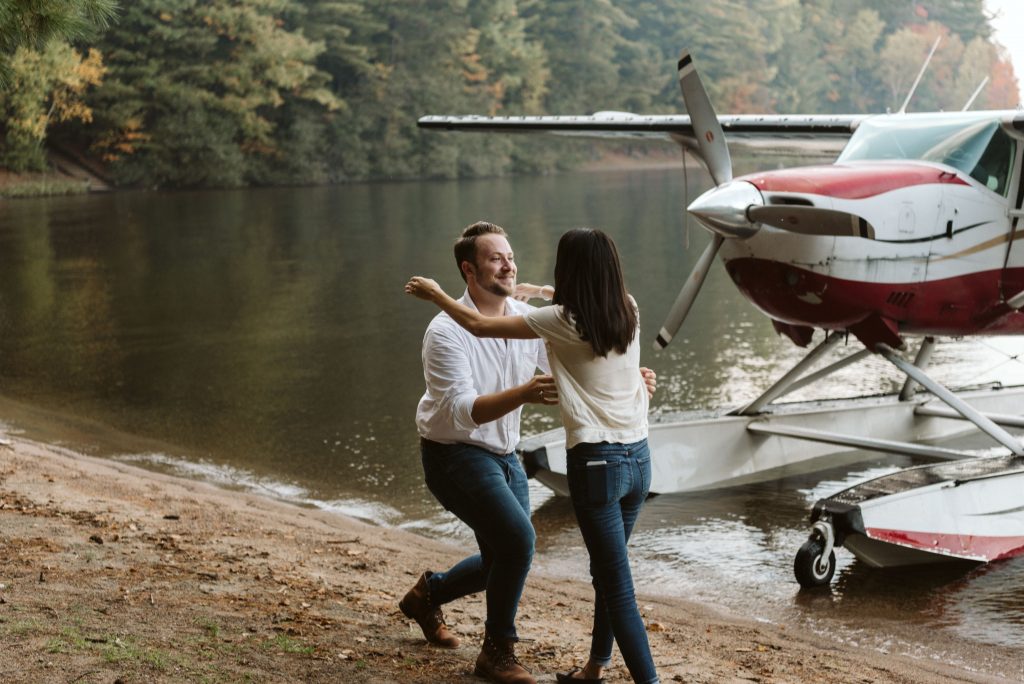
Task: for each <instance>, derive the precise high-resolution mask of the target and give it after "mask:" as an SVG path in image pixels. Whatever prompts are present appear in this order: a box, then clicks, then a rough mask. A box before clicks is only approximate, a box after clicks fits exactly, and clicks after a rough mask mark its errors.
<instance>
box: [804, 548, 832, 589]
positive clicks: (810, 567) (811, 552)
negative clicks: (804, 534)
mask: <svg viewBox="0 0 1024 684" xmlns="http://www.w3.org/2000/svg"><path fill="white" fill-rule="evenodd" d="M824 550H825V542H823V541H822V540H821V539H819V538H818V537H812V538H810V539H808V540H807V541H805V542H804V545H803V546H801V547H800V550H799V551H797V552H796V558H795V559H794V560H793V574H794V575H796V581H797V582H799V583H800V586H801V587H803V588H804V589H811V588H812V587H820V586H824V585H826V584H828V583H829V582H831V581H832V575H834V574H835V573H836V554H835V551H829V552H828V565H827V566H826V567H824V568H821V567H818V565H819V563H820V562H821V554H822V552H823V551H824Z"/></svg>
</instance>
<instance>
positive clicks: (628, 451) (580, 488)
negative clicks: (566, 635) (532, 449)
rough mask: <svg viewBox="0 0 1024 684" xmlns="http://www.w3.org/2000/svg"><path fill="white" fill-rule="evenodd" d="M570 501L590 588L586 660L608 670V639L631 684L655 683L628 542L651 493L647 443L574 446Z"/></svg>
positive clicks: (570, 459)
mask: <svg viewBox="0 0 1024 684" xmlns="http://www.w3.org/2000/svg"><path fill="white" fill-rule="evenodd" d="M567 461H568V466H567V471H568V478H569V495H570V496H571V497H572V506H573V510H575V512H576V521H577V522H578V523H579V526H580V532H582V533H583V541H584V543H585V544H586V545H587V551H589V552H590V575H591V577H592V578H593V582H594V630H593V636H592V639H591V643H590V659H591V660H592V661H593V662H594V663H595V664H599V665H608V664H609V663H610V662H611V659H612V639H613V637H614V640H615V642H617V643H618V645H619V652H620V653H622V659H623V660H624V661H625V662H626V667H627V668H629V674H630V675H631V676H632V677H633V681H634V682H641V683H642V684H651V683H652V682H657V681H658V674H657V672H656V671H655V669H654V660H653V658H651V649H650V645H649V644H648V642H647V631H646V629H645V628H644V622H643V618H641V617H640V610H639V609H638V608H637V605H636V594H635V592H634V590H633V575H632V573H631V572H630V569H629V556H628V553H627V551H626V542H628V541H629V535H630V534H631V533H632V532H633V525H634V523H636V518H637V515H638V514H639V513H640V507H641V506H642V505H643V503H644V499H646V498H647V492H648V491H649V490H650V487H651V452H650V450H649V449H648V448H647V440H646V439H645V440H641V441H639V442H635V443H633V444H609V443H607V442H601V443H600V444H586V443H584V444H577V445H576V446H574V447H572V448H571V449H569V450H568V459H567Z"/></svg>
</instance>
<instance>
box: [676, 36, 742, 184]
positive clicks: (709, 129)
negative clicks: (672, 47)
mask: <svg viewBox="0 0 1024 684" xmlns="http://www.w3.org/2000/svg"><path fill="white" fill-rule="evenodd" d="M679 89H680V90H682V91H683V101H684V102H686V111H687V113H689V115H690V123H691V124H693V132H694V134H695V135H696V137H697V146H698V148H700V156H701V157H702V158H703V160H704V163H705V164H706V165H707V167H708V171H709V172H710V173H711V178H712V179H713V180H714V181H715V185H722V184H723V183H728V182H729V181H731V180H732V159H731V158H730V157H729V147H728V145H726V144H725V133H724V132H723V131H722V124H720V123H719V122H718V115H717V114H715V109H714V107H712V106H711V100H710V99H709V98H708V93H707V91H706V90H704V83H703V82H702V81H701V80H700V74H698V73H697V68H696V67H695V66H694V65H693V58H692V57H691V56H690V52H689V51H688V50H684V51H683V54H682V55H680V57H679Z"/></svg>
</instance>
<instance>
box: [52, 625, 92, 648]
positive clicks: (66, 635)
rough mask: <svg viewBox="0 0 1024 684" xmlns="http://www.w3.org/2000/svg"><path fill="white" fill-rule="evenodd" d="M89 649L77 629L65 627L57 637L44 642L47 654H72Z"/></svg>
mask: <svg viewBox="0 0 1024 684" xmlns="http://www.w3.org/2000/svg"><path fill="white" fill-rule="evenodd" d="M88 647H89V642H88V641H87V640H86V638H85V637H84V636H82V633H81V632H79V631H78V630H77V629H74V628H71V627H65V628H64V629H62V630H61V631H60V636H59V637H52V638H51V639H50V640H49V641H47V642H46V652H47V653H72V652H74V651H81V650H84V649H86V648H88Z"/></svg>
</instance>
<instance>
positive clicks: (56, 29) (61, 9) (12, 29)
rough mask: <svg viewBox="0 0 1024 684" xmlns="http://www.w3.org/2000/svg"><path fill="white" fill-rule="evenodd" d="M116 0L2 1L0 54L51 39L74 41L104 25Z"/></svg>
mask: <svg viewBox="0 0 1024 684" xmlns="http://www.w3.org/2000/svg"><path fill="white" fill-rule="evenodd" d="M116 10H117V2H116V0H4V1H3V2H2V3H0V56H2V55H10V54H12V53H13V52H14V51H15V50H17V49H18V48H19V47H22V46H25V47H31V48H40V47H43V46H44V45H45V44H46V43H47V42H49V41H50V40H51V39H59V40H65V41H74V40H77V39H80V38H88V37H93V36H94V35H95V33H96V31H97V30H99V29H103V28H106V27H107V26H108V25H109V23H110V22H111V20H113V18H114V15H115V12H116Z"/></svg>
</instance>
